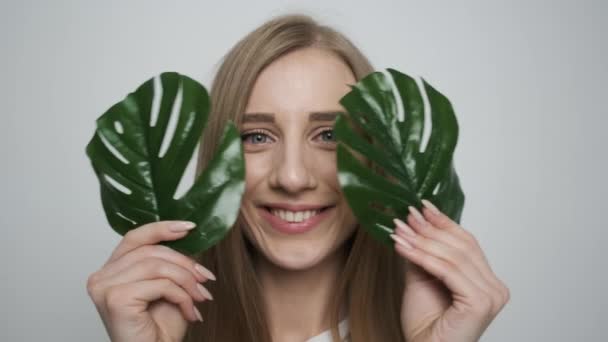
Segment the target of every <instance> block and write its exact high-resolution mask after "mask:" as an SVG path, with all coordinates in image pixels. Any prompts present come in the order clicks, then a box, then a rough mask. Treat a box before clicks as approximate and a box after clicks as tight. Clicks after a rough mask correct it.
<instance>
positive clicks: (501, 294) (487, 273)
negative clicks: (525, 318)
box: [422, 199, 510, 307]
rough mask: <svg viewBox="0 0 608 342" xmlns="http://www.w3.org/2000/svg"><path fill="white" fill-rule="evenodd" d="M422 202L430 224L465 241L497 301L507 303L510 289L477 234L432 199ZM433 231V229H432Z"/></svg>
mask: <svg viewBox="0 0 608 342" xmlns="http://www.w3.org/2000/svg"><path fill="white" fill-rule="evenodd" d="M422 203H423V205H424V207H423V209H422V213H423V215H424V218H425V219H426V220H427V221H428V222H429V223H430V226H432V227H434V228H437V229H435V230H436V231H446V232H448V233H452V234H453V235H454V236H458V238H459V239H458V240H460V241H464V242H465V244H466V246H467V247H466V248H467V249H468V250H470V251H471V252H472V253H473V255H474V257H473V258H472V260H473V262H474V263H475V266H476V267H477V268H478V269H479V271H480V272H481V274H482V275H483V277H484V278H485V279H486V280H487V281H488V282H489V283H490V284H491V285H492V288H493V293H494V296H495V297H497V298H498V301H497V302H502V303H503V304H504V303H506V302H507V301H508V300H509V297H510V294H509V289H508V288H507V287H506V286H505V285H504V284H503V282H501V281H500V280H499V279H498V278H497V277H496V274H495V273H494V271H493V270H492V269H491V267H490V263H489V261H488V258H487V257H486V255H485V253H484V252H483V250H482V248H481V245H480V244H479V242H478V241H477V239H476V238H475V236H474V235H473V234H471V233H470V232H469V231H467V230H465V229H464V228H462V226H460V225H459V224H458V223H456V222H455V221H453V220H452V219H451V218H450V217H449V216H447V215H445V214H444V213H442V212H441V211H440V210H439V209H438V208H437V207H436V206H435V205H433V203H432V202H431V201H429V200H426V199H423V200H422ZM440 227H443V229H439V228H440ZM431 231H433V229H431ZM501 306H502V305H497V307H501Z"/></svg>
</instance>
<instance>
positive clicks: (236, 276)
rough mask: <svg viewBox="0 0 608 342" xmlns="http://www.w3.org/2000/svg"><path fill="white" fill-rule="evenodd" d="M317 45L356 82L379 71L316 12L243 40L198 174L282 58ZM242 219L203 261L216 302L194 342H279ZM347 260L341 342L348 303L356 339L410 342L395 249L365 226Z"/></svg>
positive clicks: (223, 84)
mask: <svg viewBox="0 0 608 342" xmlns="http://www.w3.org/2000/svg"><path fill="white" fill-rule="evenodd" d="M306 47H315V48H321V49H325V50H328V51H331V52H333V53H334V54H336V55H337V56H339V57H340V58H342V59H343V60H344V62H345V63H346V65H347V66H348V67H350V69H351V70H352V72H353V74H354V76H355V78H356V80H360V79H361V78H363V77H364V76H366V75H367V74H369V73H370V72H372V71H373V67H372V65H371V64H370V62H369V61H368V60H367V58H366V57H365V56H364V55H363V54H362V53H361V51H359V49H357V48H356V47H355V46H354V45H353V43H352V42H351V41H350V40H348V39H347V38H346V37H345V36H344V35H343V34H341V33H340V32H338V31H336V30H335V29H332V28H330V27H328V26H323V25H320V24H318V23H317V22H316V21H315V20H313V19H312V18H311V17H310V16H308V15H302V14H286V15H281V16H278V17H275V18H273V19H271V20H269V21H267V22H266V23H264V24H263V25H261V26H260V27H258V28H257V29H255V30H254V31H252V32H251V33H249V34H248V35H247V36H245V37H244V38H243V39H241V40H240V41H239V42H238V43H237V44H236V45H235V46H234V47H233V48H232V49H231V50H230V51H229V52H228V53H227V54H226V55H225V56H224V59H223V63H222V64H221V66H220V68H219V70H218V71H217V74H216V76H215V78H214V81H213V84H212V87H211V90H210V96H211V115H210V117H209V122H208V125H207V127H206V129H205V132H204V134H203V138H202V139H201V145H200V149H199V156H198V164H197V169H196V175H198V174H200V172H201V170H203V169H204V167H205V165H207V163H208V162H209V161H210V159H211V157H212V155H213V153H214V151H215V149H216V147H217V146H218V142H219V140H220V137H221V134H222V131H223V129H224V126H225V124H226V122H227V120H232V121H233V122H235V123H236V124H237V126H240V125H241V114H242V113H243V112H244V111H245V107H246V105H247V101H248V99H249V96H250V94H251V90H252V88H253V85H254V82H255V80H256V78H257V76H258V75H259V74H260V72H261V71H262V70H263V69H264V68H265V67H266V66H267V65H269V64H270V63H272V62H273V61H274V60H276V59H277V58H279V57H280V56H282V55H284V54H286V53H288V52H290V51H293V50H295V49H299V48H306ZM243 224H244V223H243V219H242V217H239V219H238V220H237V222H236V224H235V226H234V227H233V229H231V231H230V233H229V234H228V236H227V237H226V238H225V239H223V240H222V241H221V242H220V243H218V244H217V245H216V246H214V247H212V248H210V249H209V250H207V251H205V252H204V253H202V254H201V255H198V256H196V259H197V260H198V261H199V262H201V263H202V264H203V265H205V266H206V267H208V268H209V269H210V270H211V271H212V272H214V273H215V275H216V276H217V281H215V282H206V284H205V285H206V286H207V287H208V288H209V290H210V291H211V293H213V295H214V300H213V301H212V302H204V303H202V304H197V307H198V308H199V310H200V311H201V313H202V315H203V317H204V320H205V321H204V322H203V323H194V324H191V325H190V326H189V329H188V332H187V335H186V338H185V340H184V341H187V342H203V341H204V342H209V341H213V342H215V341H220V342H232V341H234V342H237V341H238V342H245V341H252V342H271V337H270V333H269V330H268V326H267V322H266V316H265V308H264V303H263V301H262V297H261V288H260V283H259V281H258V279H257V277H256V274H255V270H254V267H253V264H252V257H251V256H252V248H253V247H252V246H251V245H250V243H249V242H248V241H247V239H246V238H245V237H244V235H243V228H242V226H243ZM346 251H347V259H346V264H345V267H344V268H343V270H342V274H340V275H339V279H340V280H339V283H338V284H336V285H337V286H336V287H335V291H336V293H335V295H334V296H332V298H333V300H332V302H331V303H329V305H330V307H329V308H330V312H331V314H330V317H331V318H330V324H331V327H332V336H333V339H334V341H339V335H338V329H337V326H338V321H339V313H340V308H341V307H342V305H343V304H344V303H346V304H347V305H346V308H347V310H348V311H347V315H348V317H349V325H350V334H351V341H352V342H370V341H382V342H397V341H398V342H403V341H404V340H405V339H404V337H403V334H402V332H401V325H400V308H401V296H402V291H403V281H404V279H403V276H404V263H403V262H402V259H401V258H400V257H399V256H398V255H397V254H396V253H395V252H394V251H393V249H392V248H389V247H387V246H384V245H381V244H379V243H378V242H376V241H375V240H373V239H372V238H371V236H370V235H369V234H368V233H366V232H365V231H364V230H363V229H357V230H356V232H355V233H354V234H353V236H352V237H351V238H349V239H348V240H347V242H346Z"/></svg>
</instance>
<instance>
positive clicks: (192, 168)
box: [173, 144, 200, 200]
mask: <svg viewBox="0 0 608 342" xmlns="http://www.w3.org/2000/svg"><path fill="white" fill-rule="evenodd" d="M199 149H200V144H197V145H196V147H195V149H194V153H193V154H192V157H190V161H189V162H188V166H186V170H185V171H184V174H183V175H182V179H180V181H179V184H178V186H177V188H176V189H175V193H174V194H173V199H175V200H176V199H179V198H181V197H182V196H183V195H185V194H186V192H187V191H188V190H190V188H191V187H192V184H193V182H194V180H195V179H196V164H197V162H198V158H197V157H198V151H199Z"/></svg>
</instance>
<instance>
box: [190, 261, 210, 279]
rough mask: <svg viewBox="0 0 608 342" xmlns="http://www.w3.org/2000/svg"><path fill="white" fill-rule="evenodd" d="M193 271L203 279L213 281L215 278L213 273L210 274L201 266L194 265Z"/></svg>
mask: <svg viewBox="0 0 608 342" xmlns="http://www.w3.org/2000/svg"><path fill="white" fill-rule="evenodd" d="M194 269H195V270H197V271H198V273H200V274H202V275H203V277H205V278H207V279H209V280H215V276H214V275H213V273H211V271H209V270H208V269H206V268H204V267H203V266H202V265H200V264H196V265H194Z"/></svg>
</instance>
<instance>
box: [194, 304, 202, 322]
mask: <svg viewBox="0 0 608 342" xmlns="http://www.w3.org/2000/svg"><path fill="white" fill-rule="evenodd" d="M194 314H195V315H196V318H198V320H199V321H201V322H202V321H203V316H201V313H200V312H199V311H198V309H197V308H196V306H195V307H194Z"/></svg>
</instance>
